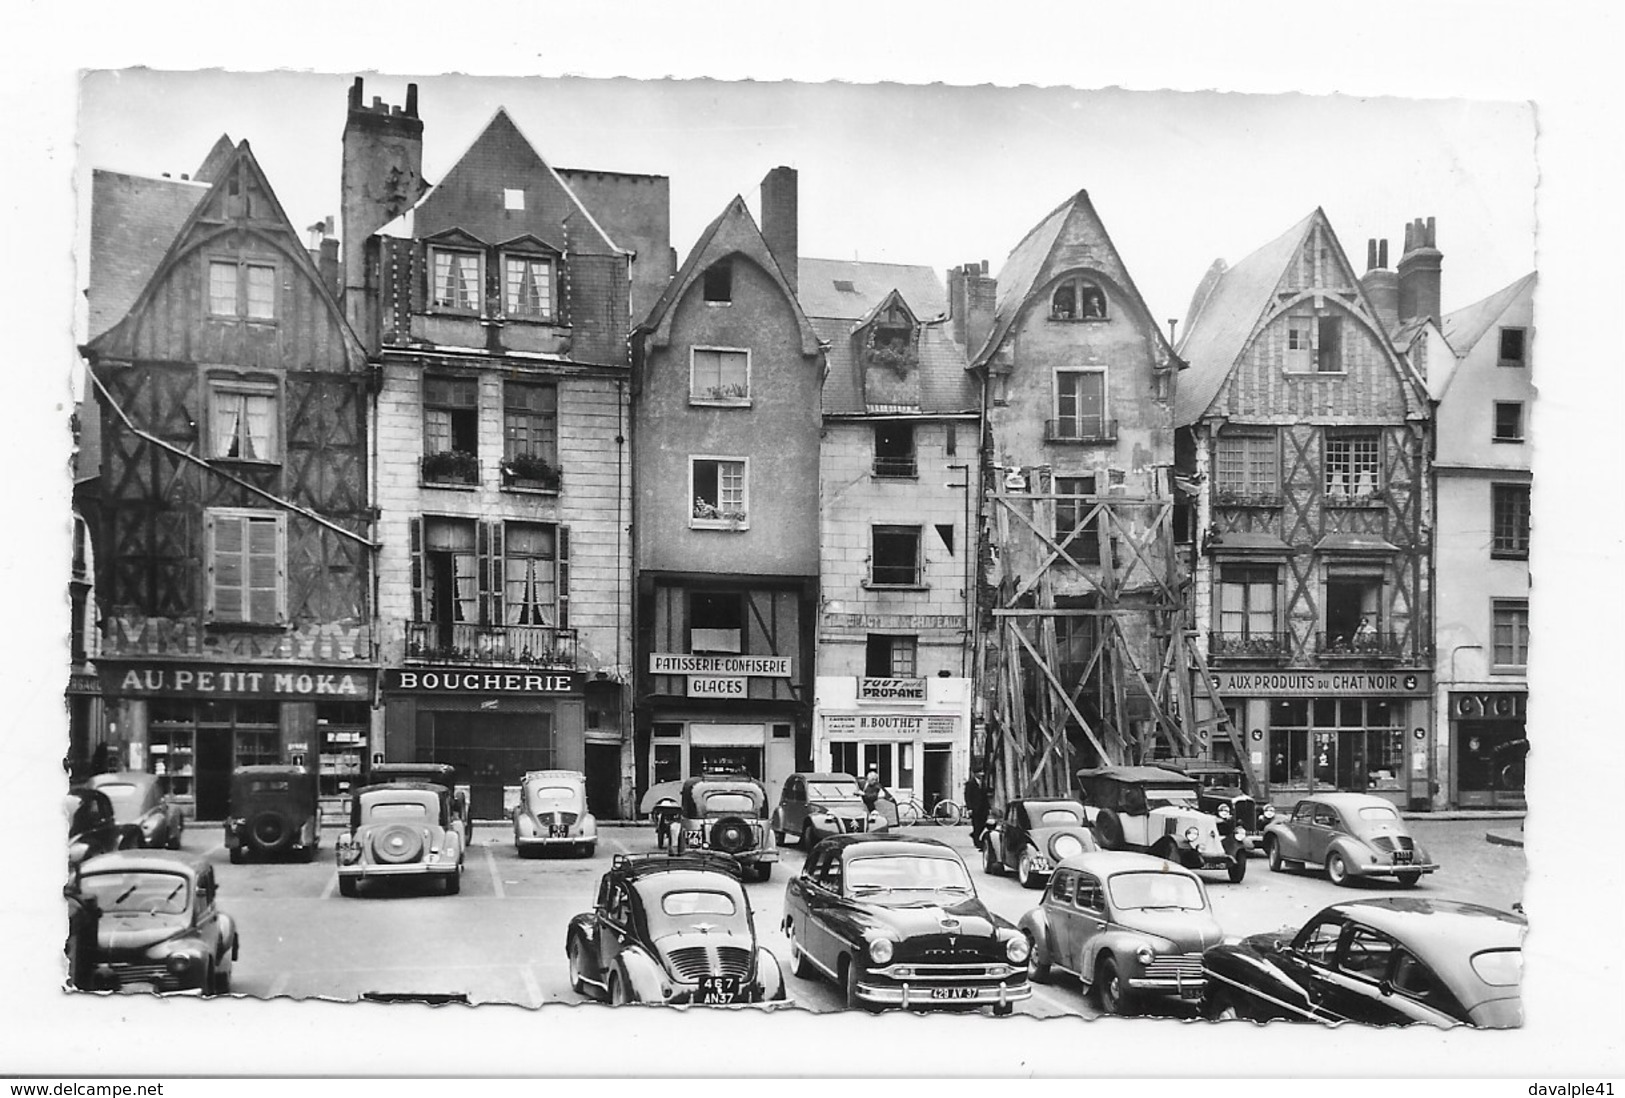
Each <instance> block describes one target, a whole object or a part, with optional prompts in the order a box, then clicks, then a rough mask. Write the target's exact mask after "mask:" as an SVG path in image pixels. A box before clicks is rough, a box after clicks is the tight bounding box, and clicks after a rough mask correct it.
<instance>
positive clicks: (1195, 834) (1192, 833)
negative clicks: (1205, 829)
mask: <svg viewBox="0 0 1625 1098" xmlns="http://www.w3.org/2000/svg"><path fill="white" fill-rule="evenodd" d="M1201 840H1202V829H1201V828H1199V827H1196V826H1194V825H1193V826H1191V827H1187V828H1186V829H1185V841H1186V842H1188V843H1190V844H1191V845H1192V846H1195V845H1196V844H1197V843H1198V842H1200V841H1201Z"/></svg>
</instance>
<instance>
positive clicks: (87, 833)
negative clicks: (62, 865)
mask: <svg viewBox="0 0 1625 1098" xmlns="http://www.w3.org/2000/svg"><path fill="white" fill-rule="evenodd" d="M62 810H63V812H64V813H65V814H66V815H67V817H68V869H69V871H72V870H74V869H76V868H78V866H79V864H80V863H81V862H83V861H84V860H85V859H86V858H94V857H95V856H96V855H98V854H106V853H108V852H109V851H113V850H119V849H122V848H123V846H124V832H123V831H122V830H120V828H119V825H118V818H117V816H116V815H115V814H114V812H113V802H112V801H111V800H109V799H108V796H107V794H106V793H103V792H102V791H101V790H100V789H91V788H90V787H89V786H84V785H76V786H74V787H73V788H72V789H69V790H68V795H67V797H66V798H65V799H64V800H63V802H62Z"/></svg>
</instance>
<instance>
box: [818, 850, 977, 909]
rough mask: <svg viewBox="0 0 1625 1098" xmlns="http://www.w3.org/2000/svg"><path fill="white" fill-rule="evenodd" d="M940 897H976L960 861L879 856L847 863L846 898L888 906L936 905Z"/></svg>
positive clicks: (929, 856) (914, 856)
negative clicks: (943, 895)
mask: <svg viewBox="0 0 1625 1098" xmlns="http://www.w3.org/2000/svg"><path fill="white" fill-rule="evenodd" d="M938 893H943V894H946V895H949V896H955V897H958V896H970V895H974V894H975V889H974V888H972V887H971V883H970V875H969V874H968V873H966V872H965V866H964V864H963V863H962V862H960V861H959V859H958V858H944V857H941V856H936V855H929V854H928V855H918V854H878V855H871V856H869V857H866V858H853V859H851V860H850V861H848V862H847V863H846V894H847V895H848V896H853V897H857V898H859V899H864V900H872V901H874V902H875V903H880V904H886V905H888V906H898V905H903V904H922V903H933V902H935V897H936V895H937V894H938Z"/></svg>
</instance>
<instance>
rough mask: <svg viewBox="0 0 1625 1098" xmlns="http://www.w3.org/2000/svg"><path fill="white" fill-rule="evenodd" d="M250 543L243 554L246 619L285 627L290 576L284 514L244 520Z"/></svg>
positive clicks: (244, 616)
mask: <svg viewBox="0 0 1625 1098" xmlns="http://www.w3.org/2000/svg"><path fill="white" fill-rule="evenodd" d="M243 525H244V533H246V534H247V536H248V543H247V545H246V546H244V555H243V588H244V590H243V595H244V598H245V600H246V606H245V607H244V614H243V620H244V621H252V622H256V623H259V624H281V622H282V620H283V617H284V615H283V612H282V608H283V606H284V605H285V603H284V599H283V595H284V592H285V590H286V582H287V575H286V573H285V571H284V568H283V558H284V557H285V556H286V555H287V553H286V538H285V537H284V536H283V530H284V525H283V520H282V516H281V515H256V516H249V517H247V518H245V519H244V520H243Z"/></svg>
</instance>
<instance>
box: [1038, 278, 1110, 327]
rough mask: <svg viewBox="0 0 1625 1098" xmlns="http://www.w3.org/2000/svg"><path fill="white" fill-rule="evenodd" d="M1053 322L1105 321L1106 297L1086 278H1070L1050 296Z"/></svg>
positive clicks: (1050, 312) (1050, 313) (1050, 311)
mask: <svg viewBox="0 0 1625 1098" xmlns="http://www.w3.org/2000/svg"><path fill="white" fill-rule="evenodd" d="M1049 315H1050V319H1051V320H1105V319H1106V295H1105V294H1104V293H1102V292H1101V289H1100V287H1099V286H1096V285H1095V284H1094V283H1093V282H1090V281H1089V280H1088V279H1086V278H1069V279H1067V280H1066V281H1064V282H1062V283H1061V284H1060V285H1059V286H1057V287H1055V292H1054V293H1053V294H1051V295H1050V299H1049Z"/></svg>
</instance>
